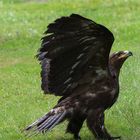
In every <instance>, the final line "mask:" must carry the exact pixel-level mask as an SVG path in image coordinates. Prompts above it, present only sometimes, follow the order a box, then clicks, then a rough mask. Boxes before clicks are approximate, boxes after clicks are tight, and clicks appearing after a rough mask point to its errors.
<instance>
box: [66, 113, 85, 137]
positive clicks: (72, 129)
mask: <svg viewBox="0 0 140 140" xmlns="http://www.w3.org/2000/svg"><path fill="white" fill-rule="evenodd" d="M84 120H85V116H78V115H74V116H73V117H72V118H71V119H70V121H69V123H68V126H67V130H66V132H68V133H71V134H73V135H74V139H75V140H81V137H80V136H79V132H80V129H81V127H82V125H83V122H84Z"/></svg>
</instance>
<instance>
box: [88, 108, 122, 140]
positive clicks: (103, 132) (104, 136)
mask: <svg viewBox="0 0 140 140" xmlns="http://www.w3.org/2000/svg"><path fill="white" fill-rule="evenodd" d="M87 125H88V127H89V129H90V130H91V131H92V133H93V134H94V136H95V137H96V139H97V140H115V139H120V137H112V136H111V135H110V134H109V133H108V132H107V129H106V128H105V125H104V112H103V110H102V109H97V110H92V111H90V112H89V115H88V117H87Z"/></svg>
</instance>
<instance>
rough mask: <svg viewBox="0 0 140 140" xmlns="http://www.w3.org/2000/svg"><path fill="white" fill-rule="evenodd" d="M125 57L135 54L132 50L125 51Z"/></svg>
mask: <svg viewBox="0 0 140 140" xmlns="http://www.w3.org/2000/svg"><path fill="white" fill-rule="evenodd" d="M124 54H125V57H129V56H133V53H132V52H130V51H124Z"/></svg>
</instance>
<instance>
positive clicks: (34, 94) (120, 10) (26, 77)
mask: <svg viewBox="0 0 140 140" xmlns="http://www.w3.org/2000/svg"><path fill="white" fill-rule="evenodd" d="M139 7H140V1H139V0H115V1H111V0H106V1H103V0H86V1H85V0H75V1H73V2H72V1H71V0H59V1H58V0H48V1H47V2H39V3H38V2H37V1H24V2H23V0H19V1H17V0H15V1H14V0H11V1H10V0H1V1H0V19H1V22H0V139H1V140H24V139H26V138H25V137H24V135H23V133H22V132H21V131H22V129H23V128H24V127H25V126H26V125H27V124H29V123H31V122H32V121H34V120H35V119H36V118H38V117H40V116H41V115H43V114H44V113H45V112H47V111H48V110H49V109H51V108H52V107H53V106H54V105H55V103H56V102H57V98H54V97H53V96H44V95H43V94H42V91H41V89H40V66H39V64H38V62H37V60H36V59H35V58H34V56H35V54H36V51H37V49H38V48H39V46H40V38H41V36H42V33H43V32H44V30H45V29H46V26H47V25H48V24H49V23H50V22H52V21H54V20H55V19H56V18H58V17H60V16H66V15H70V14H71V13H78V14H81V15H83V16H86V17H88V18H91V19H93V20H95V21H96V22H98V23H101V24H103V25H105V26H107V27H108V28H109V29H110V30H111V31H112V32H113V33H114V36H115V43H114V45H113V51H118V50H131V51H132V52H133V54H134V57H133V58H130V59H129V60H128V61H127V62H126V63H125V65H124V66H123V68H122V71H121V75H120V86H121V89H120V97H119V99H118V102H117V103H116V104H115V105H114V106H113V107H112V108H111V109H110V110H109V111H106V126H107V128H108V129H109V131H110V132H111V133H112V134H113V135H121V136H122V139H123V140H139V138H140V133H139V132H140V109H139V107H140V96H139V94H140V92H139V91H140V86H139V83H140V75H139V74H140V61H139V60H140V55H139V54H140V49H139V45H140V41H139V39H140V30H139V27H140V14H139V13H140V8H139ZM66 123H67V122H65V123H63V124H61V125H59V126H57V127H56V128H55V129H54V130H53V131H52V132H51V133H48V134H47V136H46V135H45V136H42V135H39V136H36V137H32V138H30V140H45V139H47V140H53V139H56V140H72V136H71V135H68V134H65V133H64V130H65V128H66V126H65V124H66ZM81 136H82V138H83V140H92V139H93V137H92V134H91V133H90V132H89V130H88V129H87V127H86V125H84V127H83V128H82V130H81ZM46 137H47V138H46Z"/></svg>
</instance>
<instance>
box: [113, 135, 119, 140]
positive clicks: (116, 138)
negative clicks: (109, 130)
mask: <svg viewBox="0 0 140 140" xmlns="http://www.w3.org/2000/svg"><path fill="white" fill-rule="evenodd" d="M115 139H119V140H121V136H118V137H111V140H115Z"/></svg>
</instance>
